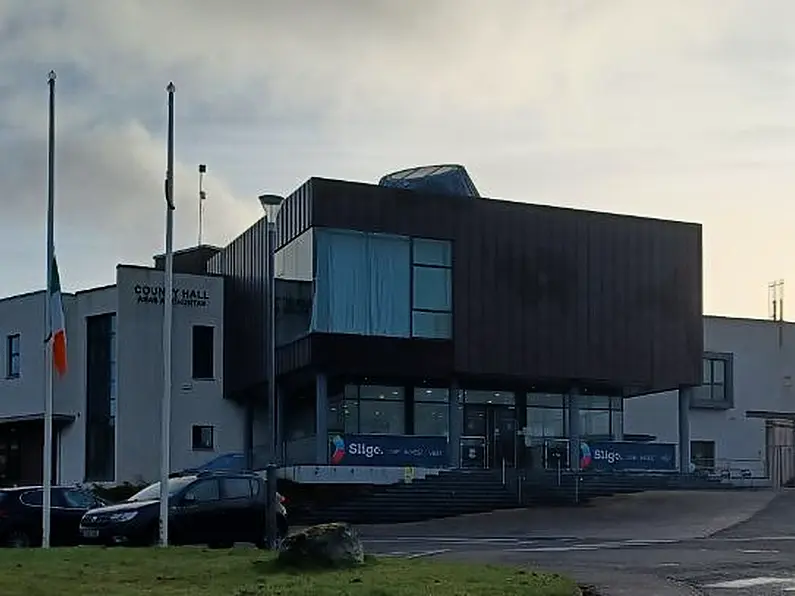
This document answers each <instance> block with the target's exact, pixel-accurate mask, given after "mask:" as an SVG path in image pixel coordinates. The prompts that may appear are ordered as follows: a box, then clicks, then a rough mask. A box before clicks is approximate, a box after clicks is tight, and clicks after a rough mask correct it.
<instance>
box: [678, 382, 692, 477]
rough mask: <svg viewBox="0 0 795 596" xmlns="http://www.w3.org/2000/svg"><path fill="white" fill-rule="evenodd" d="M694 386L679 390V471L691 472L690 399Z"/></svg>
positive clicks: (683, 472)
mask: <svg viewBox="0 0 795 596" xmlns="http://www.w3.org/2000/svg"><path fill="white" fill-rule="evenodd" d="M692 395H693V388H692V387H687V388H683V389H680V390H679V472H680V473H682V474H688V473H689V472H690V400H691V398H692Z"/></svg>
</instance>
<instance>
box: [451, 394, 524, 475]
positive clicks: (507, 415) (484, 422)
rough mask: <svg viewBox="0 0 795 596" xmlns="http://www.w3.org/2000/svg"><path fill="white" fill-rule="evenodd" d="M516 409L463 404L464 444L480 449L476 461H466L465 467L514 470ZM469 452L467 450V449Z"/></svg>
mask: <svg viewBox="0 0 795 596" xmlns="http://www.w3.org/2000/svg"><path fill="white" fill-rule="evenodd" d="M517 430H518V425H517V422H516V408H514V407H513V406H506V405H502V404H500V405H496V404H467V405H465V406H464V433H463V436H462V444H463V443H464V442H468V443H467V444H470V443H473V444H474V443H475V442H477V443H480V444H482V445H483V447H484V448H483V449H482V455H481V453H478V455H479V456H480V457H479V458H478V459H479V460H480V461H478V462H473V461H468V462H467V467H476V466H477V467H484V468H500V467H502V465H503V460H504V461H505V466H506V467H509V468H513V467H516V455H517V453H516V452H517V436H516V433H517ZM470 451H471V449H470Z"/></svg>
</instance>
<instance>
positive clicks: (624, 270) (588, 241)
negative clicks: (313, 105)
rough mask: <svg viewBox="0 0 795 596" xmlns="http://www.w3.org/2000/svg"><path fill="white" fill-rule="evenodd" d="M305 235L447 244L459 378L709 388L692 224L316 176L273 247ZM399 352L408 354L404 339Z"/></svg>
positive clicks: (697, 231) (294, 201) (697, 239)
mask: <svg viewBox="0 0 795 596" xmlns="http://www.w3.org/2000/svg"><path fill="white" fill-rule="evenodd" d="M310 226H325V227H333V228H346V229H356V230H361V231H371V232H384V233H395V234H405V235H410V236H422V237H429V238H439V239H449V240H452V241H453V244H454V250H453V321H454V332H453V340H452V343H453V352H454V354H453V366H454V373H455V374H456V375H457V376H459V377H461V378H462V379H466V378H468V377H473V378H474V377H478V378H480V379H486V378H489V379H493V380H494V381H495V382H499V381H500V380H502V381H504V382H516V381H521V382H527V383H533V382H538V383H543V382H547V381H549V382H560V381H561V380H566V381H567V382H570V383H571V384H572V385H577V384H581V385H589V384H603V385H606V386H609V387H612V388H616V389H620V390H623V391H624V392H625V393H626V394H637V393H647V392H654V391H663V390H667V389H673V388H677V387H679V386H683V385H697V384H699V383H700V381H701V357H702V352H703V331H702V264H701V263H702V245H701V226H700V225H698V224H691V223H681V222H672V221H662V220H656V219H647V218H640V217H632V216H621V215H613V214H605V213H595V212H587V211H578V210H573V209H562V208H556V207H548V206H540V205H530V204H526V203H518V202H511V201H500V200H493V199H478V198H471V197H450V196H440V195H428V194H424V193H418V192H414V191H409V190H401V189H392V188H385V187H380V186H376V185H369V184H361V183H353V182H346V181H338V180H326V179H320V178H313V179H310V180H309V181H308V182H306V183H305V184H304V185H303V186H301V187H300V188H299V189H298V190H297V191H296V192H295V193H293V194H292V195H291V196H290V197H288V199H287V200H286V201H285V204H284V206H283V208H282V211H281V213H280V215H279V224H278V228H279V232H278V240H277V246H282V245H284V244H286V243H287V242H289V241H290V240H291V239H292V238H294V237H296V236H297V235H298V234H300V233H301V232H302V231H304V230H305V229H307V228H308V227H310ZM375 340H378V341H381V342H383V339H381V338H373V341H375ZM363 341H364V343H367V340H366V339H365V338H348V337H346V336H338V337H336V338H335V342H334V343H335V344H336V347H335V348H333V349H334V350H335V351H336V352H337V353H340V354H342V353H346V352H348V353H350V354H351V357H355V354H356V352H359V353H361V349H363V345H362V342H363ZM395 341H396V342H397V341H400V347H401V350H400V351H403V350H404V349H405V345H404V344H405V342H406V340H395ZM411 341H413V342H417V347H418V348H420V344H423V345H424V344H426V342H427V341H428V340H411ZM346 342H347V343H350V344H351V346H346V345H345V343H346ZM325 343H328V342H327V341H326V342H324V344H325ZM447 343H450V342H447ZM353 344H356V346H357V349H354V348H353ZM347 347H350V348H351V350H350V351H349V350H348V349H346V348H347ZM396 347H397V344H396ZM328 349H331V348H330V346H326V345H324V352H325V351H326V350H328ZM424 350H425V348H424V347H423V348H422V351H424ZM396 355H397V354H394V355H393V361H392V363H391V364H392V365H394V356H396ZM318 357H319V354H317V355H316V354H315V353H314V351H313V353H312V360H313V361H315V360H317V358H318ZM386 357H389V356H388V351H387V356H386ZM406 364H408V362H406ZM424 368H427V367H424ZM445 368H447V367H446V366H445ZM423 372H424V373H426V374H428V375H429V376H436V377H437V378H443V377H444V376H445V375H447V374H449V371H443V370H440V371H438V372H439V374H438V375H431V374H430V373H432V372H433V371H425V370H424V371H423ZM406 374H409V375H410V374H412V373H411V369H410V368H407V369H406Z"/></svg>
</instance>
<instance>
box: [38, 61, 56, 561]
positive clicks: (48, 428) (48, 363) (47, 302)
mask: <svg viewBox="0 0 795 596" xmlns="http://www.w3.org/2000/svg"><path fill="white" fill-rule="evenodd" d="M47 84H48V85H49V87H50V131H49V149H48V159H47V286H46V287H47V290H46V292H45V296H44V323H45V325H46V327H47V330H46V333H47V341H46V343H45V358H44V362H45V365H44V383H45V388H46V393H45V396H44V454H43V459H44V474H43V475H44V487H43V488H44V491H43V492H44V497H43V499H42V534H41V537H42V538H41V546H42V548H49V547H50V514H51V511H52V410H53V405H52V401H53V400H52V394H53V374H52V373H53V370H52V369H53V354H52V348H53V338H52V302H51V296H50V287H51V283H52V282H51V280H52V268H53V259H54V253H55V232H54V227H55V71H52V70H51V71H50V74H49V77H48V81H47Z"/></svg>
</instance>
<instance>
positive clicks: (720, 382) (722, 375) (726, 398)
mask: <svg viewBox="0 0 795 596" xmlns="http://www.w3.org/2000/svg"><path fill="white" fill-rule="evenodd" d="M702 369H703V373H702V380H701V386H700V387H697V388H696V390H695V391H694V394H693V400H692V402H691V404H690V405H691V407H693V408H715V409H729V408H731V407H733V404H734V395H733V393H734V383H733V382H732V381H733V375H734V357H733V355H732V354H725V353H718V352H707V353H705V354H704V359H703V366H702Z"/></svg>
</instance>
